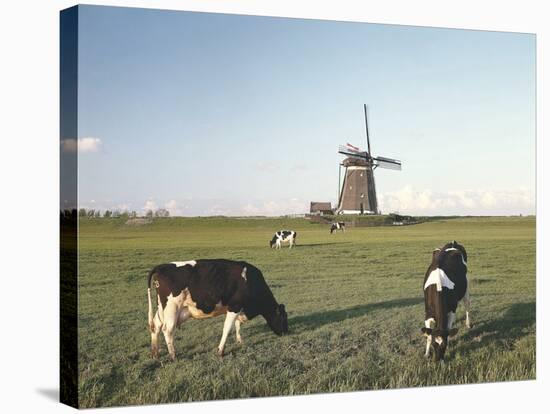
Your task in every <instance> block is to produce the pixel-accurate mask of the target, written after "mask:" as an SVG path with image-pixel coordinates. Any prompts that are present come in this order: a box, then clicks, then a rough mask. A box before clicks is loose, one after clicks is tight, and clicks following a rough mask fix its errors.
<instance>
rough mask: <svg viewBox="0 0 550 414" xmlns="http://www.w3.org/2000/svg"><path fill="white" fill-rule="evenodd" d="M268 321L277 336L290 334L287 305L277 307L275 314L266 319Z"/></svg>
mask: <svg viewBox="0 0 550 414" xmlns="http://www.w3.org/2000/svg"><path fill="white" fill-rule="evenodd" d="M266 320H267V324H268V325H269V327H270V328H271V330H272V331H273V332H275V333H276V334H277V335H279V336H281V335H284V334H286V333H288V316H287V314H286V310H285V305H283V304H280V305H277V307H276V308H275V312H274V314H273V315H271V317H269V318H266Z"/></svg>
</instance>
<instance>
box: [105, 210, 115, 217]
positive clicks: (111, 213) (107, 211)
mask: <svg viewBox="0 0 550 414" xmlns="http://www.w3.org/2000/svg"><path fill="white" fill-rule="evenodd" d="M112 215H113V212H112V211H111V210H105V213H103V217H105V218H109V217H111V216H112Z"/></svg>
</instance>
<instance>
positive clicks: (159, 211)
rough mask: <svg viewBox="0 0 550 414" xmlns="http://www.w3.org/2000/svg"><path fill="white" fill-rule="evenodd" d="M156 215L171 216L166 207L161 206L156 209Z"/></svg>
mask: <svg viewBox="0 0 550 414" xmlns="http://www.w3.org/2000/svg"><path fill="white" fill-rule="evenodd" d="M155 217H170V212H169V211H168V210H166V209H165V208H159V209H158V210H157V211H155Z"/></svg>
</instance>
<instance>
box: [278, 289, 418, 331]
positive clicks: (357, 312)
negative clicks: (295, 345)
mask: <svg viewBox="0 0 550 414" xmlns="http://www.w3.org/2000/svg"><path fill="white" fill-rule="evenodd" d="M423 300H424V299H423V298H422V297H416V298H403V299H393V300H388V301H384V302H376V303H367V304H365V305H358V306H352V307H351V308H346V309H338V310H332V311H325V312H315V313H310V314H307V315H300V316H295V317H293V318H289V320H288V325H289V327H290V329H291V330H292V331H295V330H299V331H304V330H311V329H315V328H318V327H320V326H322V325H327V324H331V323H336V322H341V321H343V320H346V319H350V318H358V317H361V316H363V315H366V314H367V313H369V312H372V311H375V310H381V309H393V308H401V307H405V306H412V305H418V304H419V303H422V302H423Z"/></svg>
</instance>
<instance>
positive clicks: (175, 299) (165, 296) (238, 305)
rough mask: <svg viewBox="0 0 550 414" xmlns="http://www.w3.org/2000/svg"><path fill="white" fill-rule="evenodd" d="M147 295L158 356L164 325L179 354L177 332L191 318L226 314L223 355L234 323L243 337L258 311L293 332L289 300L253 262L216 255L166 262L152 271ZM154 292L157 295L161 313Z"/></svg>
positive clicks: (272, 324)
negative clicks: (285, 300) (281, 297)
mask: <svg viewBox="0 0 550 414" xmlns="http://www.w3.org/2000/svg"><path fill="white" fill-rule="evenodd" d="M153 292H154V293H153ZM147 295H148V300H149V313H148V322H149V330H150V332H151V352H152V355H153V358H158V356H159V342H158V341H159V339H158V338H159V334H160V332H161V331H162V333H163V334H164V339H165V340H166V345H167V347H168V352H169V354H170V357H171V358H172V359H175V358H176V351H175V348H174V332H175V330H176V328H177V327H178V326H179V325H181V324H182V323H183V322H185V321H186V320H187V319H189V318H194V319H205V318H211V317H214V316H218V315H224V314H225V315H226V317H225V323H224V325H223V333H222V337H221V340H220V343H219V345H218V354H219V355H220V356H223V352H224V348H225V342H226V340H227V336H228V335H229V333H230V331H231V329H232V327H233V325H235V331H236V336H237V342H239V343H241V341H242V339H241V334H240V327H241V323H243V322H245V321H247V320H250V319H252V318H254V317H256V316H258V315H262V316H263V317H264V318H265V320H266V321H267V324H268V325H269V327H270V328H271V330H272V331H273V332H275V333H276V334H277V335H282V334H285V333H287V332H288V320H287V314H286V311H285V306H284V305H282V304H278V303H277V301H276V300H275V297H274V296H273V293H271V290H270V289H269V287H268V286H267V283H266V282H265V280H264V277H263V275H262V272H261V271H260V270H259V269H258V268H256V267H255V266H253V265H251V264H250V263H247V262H235V261H231V260H224V259H213V260H191V261H186V262H172V263H168V264H161V265H158V266H156V267H155V268H154V269H153V270H151V272H150V273H149V277H148V279H147ZM152 295H155V296H156V301H157V310H156V312H155V313H153V299H152Z"/></svg>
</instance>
